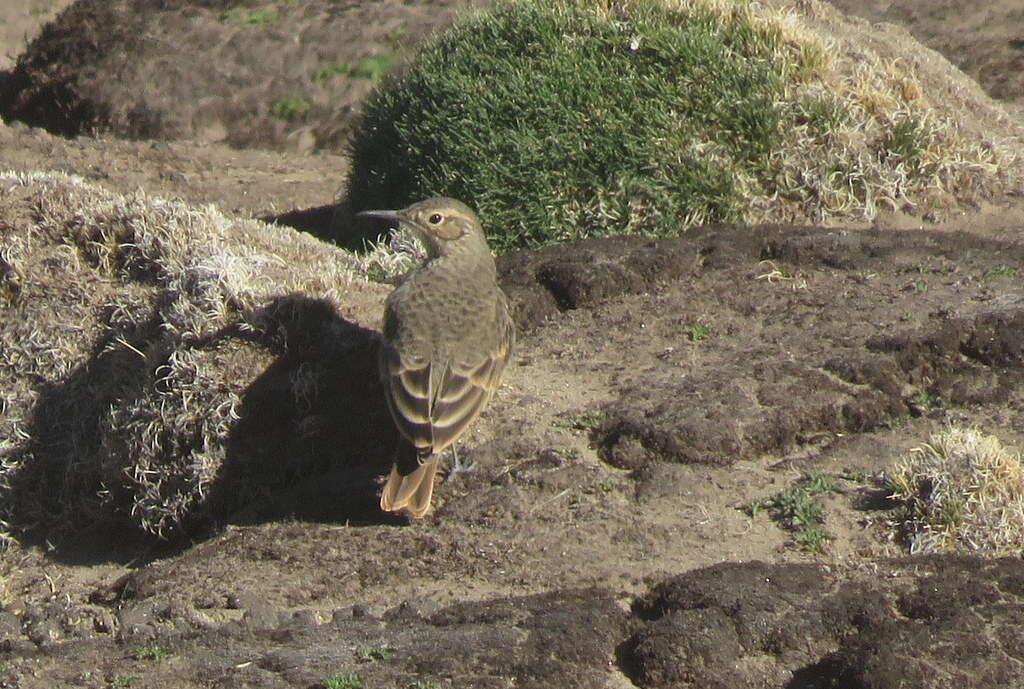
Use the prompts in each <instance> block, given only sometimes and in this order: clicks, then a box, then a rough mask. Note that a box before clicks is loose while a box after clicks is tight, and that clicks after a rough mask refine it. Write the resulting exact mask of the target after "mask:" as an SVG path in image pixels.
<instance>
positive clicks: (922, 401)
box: [910, 388, 942, 409]
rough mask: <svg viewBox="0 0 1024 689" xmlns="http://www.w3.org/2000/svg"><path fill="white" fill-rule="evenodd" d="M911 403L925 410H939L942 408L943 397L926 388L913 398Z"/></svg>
mask: <svg viewBox="0 0 1024 689" xmlns="http://www.w3.org/2000/svg"><path fill="white" fill-rule="evenodd" d="M910 403H911V404H913V405H916V406H918V407H923V408H925V409H937V408H939V407H941V406H942V396H941V395H939V394H938V393H936V392H934V391H933V390H928V389H927V388H926V389H924V390H921V391H919V392H918V393H917V394H916V395H914V396H913V397H911V398H910Z"/></svg>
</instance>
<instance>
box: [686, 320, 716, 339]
mask: <svg viewBox="0 0 1024 689" xmlns="http://www.w3.org/2000/svg"><path fill="white" fill-rule="evenodd" d="M683 333H684V334H685V335H686V339H688V340H689V341H690V342H700V341H702V340H706V339H708V336H709V335H711V328H709V327H708V326H706V325H704V324H703V323H694V324H693V325H688V326H686V327H685V328H683Z"/></svg>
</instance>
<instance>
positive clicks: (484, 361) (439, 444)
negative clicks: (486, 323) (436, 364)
mask: <svg viewBox="0 0 1024 689" xmlns="http://www.w3.org/2000/svg"><path fill="white" fill-rule="evenodd" d="M514 341H515V329H514V328H513V326H512V320H511V318H509V316H508V307H507V306H506V304H505V301H504V299H501V300H499V303H498V331H497V336H496V337H494V339H493V343H492V344H491V346H490V347H486V348H483V351H478V352H477V353H476V356H466V355H463V356H455V357H451V358H450V360H449V361H448V362H447V364H446V365H445V366H444V370H443V371H442V372H441V374H440V376H438V378H437V387H436V388H435V389H433V390H432V391H431V392H432V395H431V399H432V404H431V407H430V421H431V424H432V426H433V435H434V452H440V451H441V450H443V449H444V448H446V447H448V446H449V445H451V444H452V443H453V442H455V441H456V440H457V439H458V437H459V436H460V435H462V432H463V431H465V430H466V427H467V426H469V424H470V423H472V421H473V420H474V419H475V418H476V417H477V416H478V415H479V414H480V411H481V410H482V409H483V408H484V406H485V405H486V404H487V403H488V402H489V401H490V399H491V396H492V395H494V391H495V390H497V388H498V385H499V384H500V382H501V374H502V372H503V371H504V370H505V364H506V363H507V362H508V359H509V356H510V355H511V354H512V346H513V344H514ZM476 344H480V343H476Z"/></svg>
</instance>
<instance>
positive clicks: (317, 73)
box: [309, 60, 352, 81]
mask: <svg viewBox="0 0 1024 689" xmlns="http://www.w3.org/2000/svg"><path fill="white" fill-rule="evenodd" d="M351 69H352V68H351V67H350V66H349V64H348V63H347V62H345V61H344V60H331V61H330V62H324V63H323V64H321V65H320V66H319V67H317V68H316V69H314V70H313V71H312V72H310V73H309V78H310V79H311V80H312V81H329V80H331V79H333V78H334V77H336V76H340V75H342V74H348V73H349V71H350V70H351Z"/></svg>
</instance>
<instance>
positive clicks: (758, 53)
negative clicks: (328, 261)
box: [349, 0, 784, 251]
mask: <svg viewBox="0 0 1024 689" xmlns="http://www.w3.org/2000/svg"><path fill="white" fill-rule="evenodd" d="M620 9H621V12H612V11H609V10H606V9H601V8H599V7H597V6H596V5H594V4H592V3H586V2H582V1H581V0H558V1H557V2H555V3H553V4H552V3H540V2H536V1H533V0H524V1H518V2H504V3H501V4H499V5H498V6H497V7H496V8H495V9H494V10H493V11H491V12H488V13H483V14H480V15H478V16H477V17H476V18H474V19H471V20H469V21H467V22H465V23H463V24H462V25H460V26H458V27H456V28H455V29H454V30H452V31H450V32H448V33H446V34H444V35H443V36H442V37H440V38H439V39H437V40H435V41H433V42H432V43H428V44H427V45H426V47H425V48H424V49H423V50H422V51H421V53H420V54H419V56H418V58H417V60H416V62H415V64H414V66H413V67H412V69H411V70H410V71H409V72H408V73H407V74H406V75H405V76H404V77H402V78H401V79H399V80H395V81H391V82H386V84H385V86H384V88H382V89H380V90H379V91H377V92H376V94H375V95H374V96H372V97H371V98H370V100H369V102H368V103H367V105H366V108H365V112H364V117H363V121H362V124H361V129H360V131H359V133H358V134H357V135H356V136H355V138H354V141H353V145H352V155H353V163H354V173H353V175H352V179H351V182H350V187H349V199H350V200H351V201H352V202H353V203H354V204H355V206H356V208H355V209H356V210H359V209H362V208H370V207H391V206H394V205H395V204H396V203H397V204H398V205H402V204H404V203H405V202H406V201H411V200H413V199H418V198H421V197H424V196H428V195H431V194H439V193H443V194H446V195H450V196H455V197H458V198H462V199H466V200H469V201H471V202H472V203H473V204H474V205H475V207H476V208H477V210H478V212H479V213H480V214H481V216H482V217H483V218H484V219H485V221H486V224H487V225H488V226H489V227H492V228H495V227H500V228H501V231H500V232H498V233H496V234H494V235H492V237H491V242H492V246H494V247H495V248H496V249H497V250H499V251H504V250H508V249H512V248H515V247H523V246H539V245H543V244H548V243H551V242H554V241H560V240H565V239H571V238H574V237H581V236H592V235H605V234H612V233H621V232H635V233H643V234H648V235H665V234H671V233H674V232H677V231H678V230H679V228H680V227H684V226H686V225H692V224H696V223H704V222H711V221H719V220H739V219H741V218H742V216H743V211H742V196H741V194H740V193H739V189H738V186H737V182H736V178H737V173H738V172H742V171H744V170H753V169H754V168H757V167H761V166H764V165H765V164H766V158H767V156H768V155H769V154H770V152H771V151H772V150H773V149H774V148H775V147H776V146H777V145H778V142H779V139H780V124H781V121H782V117H783V112H782V109H781V107H780V106H779V105H778V101H779V99H780V97H781V95H782V91H783V87H784V84H783V80H782V78H781V71H782V70H781V66H780V65H779V64H777V59H776V57H775V52H774V51H775V48H776V46H775V43H776V40H777V38H776V36H775V35H774V34H773V33H772V32H770V31H766V30H762V29H759V28H756V27H755V26H754V25H753V24H751V23H750V22H749V21H748V20H747V19H745V18H744V17H743V16H741V15H737V16H736V17H735V18H734V19H732V20H729V21H723V20H722V19H721V18H720V17H718V16H716V15H715V14H714V13H712V12H711V11H710V10H707V9H702V8H700V7H696V6H694V7H690V8H686V9H679V8H674V7H669V6H668V5H665V4H663V3H659V2H654V1H649V0H637V1H635V2H627V3H622V4H621V7H620Z"/></svg>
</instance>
